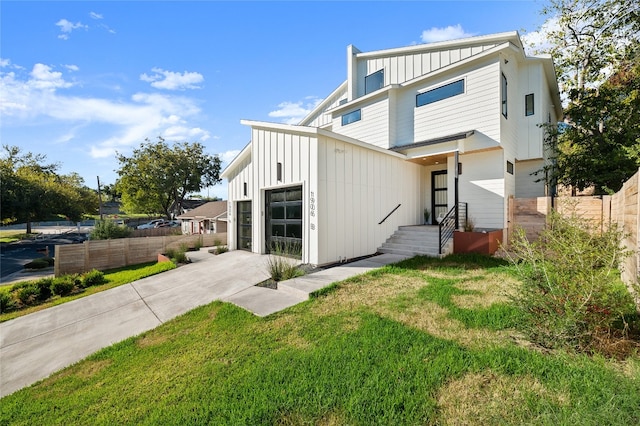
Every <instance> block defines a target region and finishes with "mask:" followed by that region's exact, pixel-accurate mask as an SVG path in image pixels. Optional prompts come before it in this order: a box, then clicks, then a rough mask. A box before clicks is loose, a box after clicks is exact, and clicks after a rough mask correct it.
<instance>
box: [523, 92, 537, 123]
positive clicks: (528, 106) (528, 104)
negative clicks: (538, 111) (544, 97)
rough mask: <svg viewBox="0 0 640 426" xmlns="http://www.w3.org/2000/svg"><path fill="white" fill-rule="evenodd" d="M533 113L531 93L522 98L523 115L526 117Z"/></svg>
mask: <svg viewBox="0 0 640 426" xmlns="http://www.w3.org/2000/svg"><path fill="white" fill-rule="evenodd" d="M534 113H535V110H534V106H533V93H529V94H528V95H525V97H524V115H525V116H527V117H528V116H530V115H533V114H534Z"/></svg>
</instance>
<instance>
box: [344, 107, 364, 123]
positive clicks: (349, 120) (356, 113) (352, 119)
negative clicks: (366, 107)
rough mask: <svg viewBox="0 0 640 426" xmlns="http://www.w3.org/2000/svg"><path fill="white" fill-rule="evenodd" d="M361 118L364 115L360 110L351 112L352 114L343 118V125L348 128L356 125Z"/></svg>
mask: <svg viewBox="0 0 640 426" xmlns="http://www.w3.org/2000/svg"><path fill="white" fill-rule="evenodd" d="M361 118H362V115H361V113H360V110H359V109H357V110H355V111H351V112H350V113H348V114H345V115H343V116H342V125H343V126H346V125H347V124H351V123H355V122H356V121H360V119H361Z"/></svg>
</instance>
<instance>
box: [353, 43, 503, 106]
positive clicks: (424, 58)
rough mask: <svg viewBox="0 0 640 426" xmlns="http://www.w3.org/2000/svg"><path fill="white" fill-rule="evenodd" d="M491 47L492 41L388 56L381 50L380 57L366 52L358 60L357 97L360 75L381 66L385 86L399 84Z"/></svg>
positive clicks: (361, 91)
mask: <svg viewBox="0 0 640 426" xmlns="http://www.w3.org/2000/svg"><path fill="white" fill-rule="evenodd" d="M495 46H496V44H495V43H486V44H479V45H475V46H464V47H455V48H452V49H443V50H433V51H426V52H424V51H423V52H416V53H411V52H406V53H398V54H395V55H390V54H389V53H388V52H385V51H383V52H382V53H381V54H382V55H384V56H380V57H370V55H366V56H364V57H363V58H361V59H359V60H358V66H357V70H358V90H357V93H358V96H362V95H364V77H365V76H367V75H369V74H372V73H374V72H376V71H379V70H381V69H384V70H385V71H384V84H385V86H387V85H390V84H402V83H405V82H407V81H410V80H413V79H414V78H418V77H420V76H423V75H425V74H428V73H431V72H434V71H437V70H439V69H441V68H444V67H447V66H449V65H452V64H455V63H456V62H459V61H462V60H464V59H467V58H470V57H472V56H474V55H478V54H480V53H482V52H484V51H486V50H489V49H492V48H493V47H495ZM361 56H363V55H361Z"/></svg>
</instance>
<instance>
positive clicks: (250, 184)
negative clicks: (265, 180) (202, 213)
mask: <svg viewBox="0 0 640 426" xmlns="http://www.w3.org/2000/svg"><path fill="white" fill-rule="evenodd" d="M234 172H235V173H234V174H232V175H231V176H229V178H228V182H229V185H228V206H227V223H228V225H229V226H228V231H227V245H228V247H229V248H230V249H231V250H235V249H236V246H237V243H236V241H237V235H236V232H237V230H238V227H237V225H238V224H237V218H236V213H237V211H238V210H237V203H236V202H237V201H247V200H251V197H252V194H253V189H254V185H255V183H254V180H253V168H252V165H251V157H250V156H247V158H246V159H245V160H244V161H242V162H241V163H240V164H238V166H237V167H236V168H235V169H234ZM245 183H246V184H247V195H246V196H245V195H244V184H245Z"/></svg>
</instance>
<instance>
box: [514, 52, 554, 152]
mask: <svg viewBox="0 0 640 426" xmlns="http://www.w3.org/2000/svg"><path fill="white" fill-rule="evenodd" d="M518 78H519V80H520V81H519V91H518V93H517V95H516V102H517V104H516V105H517V107H518V109H517V114H518V120H519V126H518V149H517V157H518V159H519V160H528V159H534V158H542V156H543V145H544V143H543V142H544V140H543V135H544V133H543V129H542V128H541V127H540V126H539V124H541V123H544V122H546V121H547V113H546V112H547V111H548V105H550V104H551V99H550V97H549V94H548V86H547V83H546V80H545V77H544V70H543V68H542V64H541V63H539V62H536V63H533V64H531V63H525V64H521V65H520V67H519V69H518ZM530 93H533V101H534V114H533V115H530V116H526V115H525V96H526V95H528V94H530Z"/></svg>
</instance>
